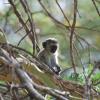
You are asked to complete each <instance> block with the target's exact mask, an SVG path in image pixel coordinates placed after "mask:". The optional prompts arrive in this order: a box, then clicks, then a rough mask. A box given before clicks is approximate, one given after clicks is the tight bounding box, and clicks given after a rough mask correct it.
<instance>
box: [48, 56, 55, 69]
mask: <svg viewBox="0 0 100 100" xmlns="http://www.w3.org/2000/svg"><path fill="white" fill-rule="evenodd" d="M46 62H47V65H48V66H49V67H54V66H55V63H54V59H53V57H48V58H46Z"/></svg>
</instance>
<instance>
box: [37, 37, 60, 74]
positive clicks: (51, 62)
mask: <svg viewBox="0 0 100 100" xmlns="http://www.w3.org/2000/svg"><path fill="white" fill-rule="evenodd" d="M42 46H43V50H40V52H39V53H38V55H37V57H38V59H39V60H40V61H42V62H43V63H45V64H46V65H48V67H49V68H50V69H51V70H52V71H53V72H54V73H55V74H57V75H59V72H60V71H61V68H60V66H59V65H58V63H57V61H58V57H57V54H56V53H57V49H58V41H57V40H56V39H54V38H48V39H46V40H45V41H44V42H42Z"/></svg>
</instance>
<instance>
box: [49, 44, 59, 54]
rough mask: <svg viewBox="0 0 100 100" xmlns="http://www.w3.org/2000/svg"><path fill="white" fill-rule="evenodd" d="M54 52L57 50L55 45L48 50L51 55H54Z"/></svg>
mask: <svg viewBox="0 0 100 100" xmlns="http://www.w3.org/2000/svg"><path fill="white" fill-rule="evenodd" d="M56 50H57V46H55V45H53V46H51V50H50V52H51V53H55V52H56Z"/></svg>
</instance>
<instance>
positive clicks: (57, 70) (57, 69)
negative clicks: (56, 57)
mask: <svg viewBox="0 0 100 100" xmlns="http://www.w3.org/2000/svg"><path fill="white" fill-rule="evenodd" d="M60 71H61V68H60V67H59V66H58V65H56V69H55V73H56V74H57V75H58V74H59V72H60Z"/></svg>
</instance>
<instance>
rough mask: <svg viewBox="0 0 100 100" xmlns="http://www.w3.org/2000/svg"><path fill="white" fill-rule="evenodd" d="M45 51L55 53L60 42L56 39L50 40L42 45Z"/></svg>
mask: <svg viewBox="0 0 100 100" xmlns="http://www.w3.org/2000/svg"><path fill="white" fill-rule="evenodd" d="M42 46H43V48H44V49H46V50H47V51H48V52H50V53H55V52H56V50H57V48H58V42H57V40H56V39H54V38H49V39H47V40H45V41H44V42H43V43H42Z"/></svg>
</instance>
